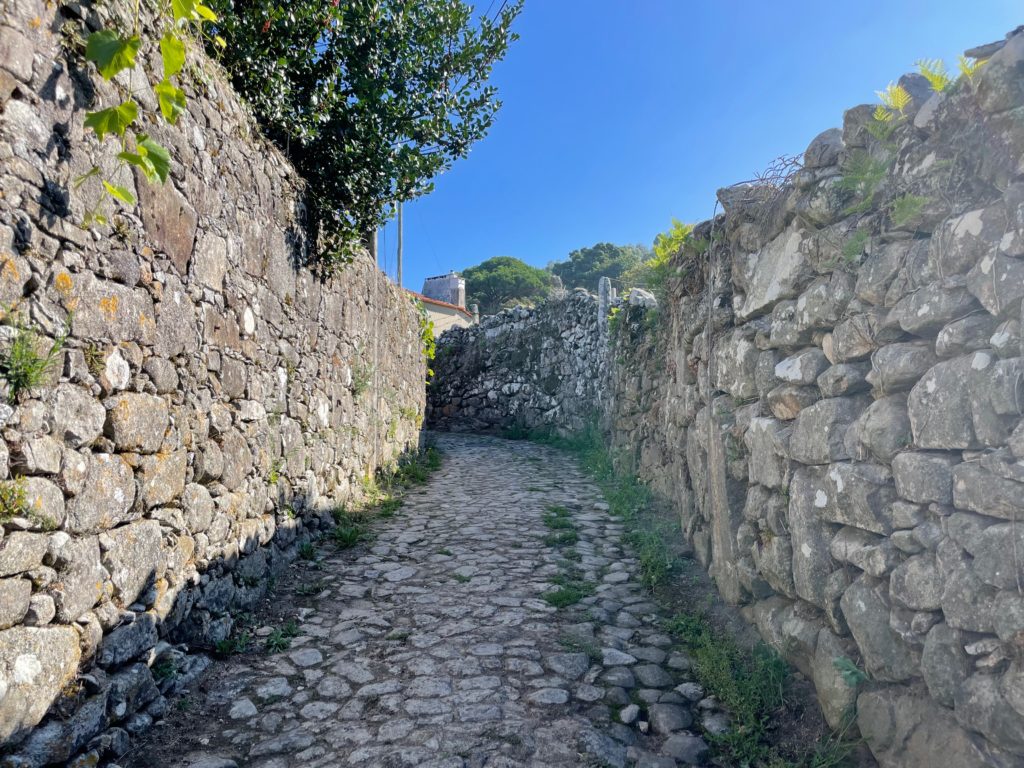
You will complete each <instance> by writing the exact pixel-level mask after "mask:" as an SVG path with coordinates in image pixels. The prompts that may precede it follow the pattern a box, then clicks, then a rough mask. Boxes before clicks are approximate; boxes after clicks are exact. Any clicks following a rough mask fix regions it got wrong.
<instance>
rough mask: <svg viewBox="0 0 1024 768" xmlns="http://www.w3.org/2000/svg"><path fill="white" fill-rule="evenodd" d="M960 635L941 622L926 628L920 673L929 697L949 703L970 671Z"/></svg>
mask: <svg viewBox="0 0 1024 768" xmlns="http://www.w3.org/2000/svg"><path fill="white" fill-rule="evenodd" d="M964 642H965V641H964V636H963V633H962V632H960V631H959V630H957V629H953V628H951V627H949V626H947V625H946V624H944V623H939V624H936V625H935V626H934V627H932V628H931V629H930V630H929V631H928V636H927V637H926V638H925V641H924V649H923V650H922V651H921V675H922V676H923V677H924V681H925V684H926V685H927V686H928V692H929V693H930V694H931V695H932V698H933V699H935V700H936V701H937V702H939V703H940V704H942V705H943V706H944V707H949V708H951V709H952V707H953V696H954V694H955V693H956V691H957V689H958V688H959V687H960V686H961V685H962V684H963V682H964V680H966V679H967V677H968V676H969V675H970V674H971V668H972V667H973V665H972V664H971V660H970V658H969V657H968V656H967V653H966V652H965V651H964Z"/></svg>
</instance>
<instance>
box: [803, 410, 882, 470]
mask: <svg viewBox="0 0 1024 768" xmlns="http://www.w3.org/2000/svg"><path fill="white" fill-rule="evenodd" d="M863 407H864V403H862V402H861V401H860V400H858V399H854V398H845V397H838V398H836V397H833V398H828V399H826V400H820V401H818V402H817V403H815V404H814V405H811V406H809V407H807V408H804V409H803V410H802V411H800V413H799V414H798V415H797V417H796V423H795V424H794V425H793V433H792V435H791V436H790V439H789V455H790V456H791V457H792V458H793V459H794V460H795V461H799V462H801V463H803V464H828V463H829V462H832V461H842V460H843V459H847V458H849V454H848V453H847V450H846V444H845V437H846V429H847V428H848V427H849V425H850V424H851V423H852V422H853V421H854V419H856V418H857V416H858V415H859V414H860V412H861V410H862V409H863Z"/></svg>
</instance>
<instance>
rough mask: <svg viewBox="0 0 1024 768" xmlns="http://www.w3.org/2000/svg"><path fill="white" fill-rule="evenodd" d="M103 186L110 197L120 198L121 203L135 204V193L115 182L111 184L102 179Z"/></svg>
mask: <svg viewBox="0 0 1024 768" xmlns="http://www.w3.org/2000/svg"><path fill="white" fill-rule="evenodd" d="M103 188H104V189H105V190H107V193H108V194H109V195H110V196H111V197H113V198H115V199H117V200H120V201H121V202H122V203H125V204H127V205H135V195H133V194H132V193H131V192H129V191H128V190H127V189H125V188H124V187H119V186H118V185H117V184H111V183H110V182H109V181H104V182H103Z"/></svg>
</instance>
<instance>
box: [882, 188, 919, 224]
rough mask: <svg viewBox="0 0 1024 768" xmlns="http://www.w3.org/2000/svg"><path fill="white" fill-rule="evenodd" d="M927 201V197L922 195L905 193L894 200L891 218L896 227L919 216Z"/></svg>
mask: <svg viewBox="0 0 1024 768" xmlns="http://www.w3.org/2000/svg"><path fill="white" fill-rule="evenodd" d="M927 202H928V198H927V197H921V196H919V195H903V196H902V197H898V198H896V199H895V200H893V203H892V210H891V211H890V213H889V218H890V220H891V221H892V223H893V225H894V226H896V227H903V226H906V225H907V224H909V223H910V222H911V221H913V220H914V219H916V218H917V216H918V214H920V213H921V209H922V208H924V204H925V203H927Z"/></svg>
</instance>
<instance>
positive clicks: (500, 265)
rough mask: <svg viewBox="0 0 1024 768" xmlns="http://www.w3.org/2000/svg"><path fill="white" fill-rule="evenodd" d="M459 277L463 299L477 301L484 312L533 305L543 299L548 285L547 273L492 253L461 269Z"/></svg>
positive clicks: (549, 279)
mask: <svg viewBox="0 0 1024 768" xmlns="http://www.w3.org/2000/svg"><path fill="white" fill-rule="evenodd" d="M462 276H463V277H464V278H465V279H466V297H467V298H466V302H467V303H469V304H479V305H480V312H481V313H482V314H485V315H493V314H494V313H495V312H500V311H501V310H502V309H504V308H506V307H510V306H515V305H516V304H525V305H527V306H531V305H533V304H536V303H537V302H539V301H543V300H544V299H545V298H547V295H548V290H549V289H550V287H551V276H550V275H549V274H548V273H547V272H545V271H544V270H543V269H537V267H531V266H530V265H529V264H527V263H525V262H523V261H520V260H519V259H516V258H513V257H512V256H495V257H493V258H490V259H488V260H487V261H485V262H483V263H482V264H478V265H477V266H475V267H470V268H469V269H465V270H463V271H462Z"/></svg>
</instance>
